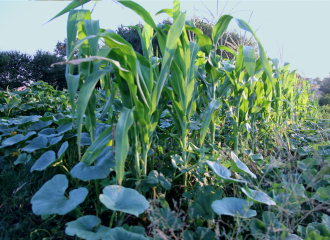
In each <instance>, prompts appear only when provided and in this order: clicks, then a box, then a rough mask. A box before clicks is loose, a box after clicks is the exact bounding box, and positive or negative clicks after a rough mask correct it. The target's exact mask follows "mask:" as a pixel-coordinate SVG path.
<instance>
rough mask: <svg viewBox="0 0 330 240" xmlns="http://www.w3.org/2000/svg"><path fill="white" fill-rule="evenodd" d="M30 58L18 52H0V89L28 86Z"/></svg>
mask: <svg viewBox="0 0 330 240" xmlns="http://www.w3.org/2000/svg"><path fill="white" fill-rule="evenodd" d="M31 60H32V57H31V56H30V55H28V54H26V53H20V52H19V51H6V52H0V88H2V89H6V88H7V87H9V88H18V87H21V86H27V85H29V81H30V80H31V71H30V67H31V65H30V63H31Z"/></svg>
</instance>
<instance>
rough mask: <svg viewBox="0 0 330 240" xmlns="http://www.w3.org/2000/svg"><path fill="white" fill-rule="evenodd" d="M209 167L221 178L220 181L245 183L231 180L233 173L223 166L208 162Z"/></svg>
mask: <svg viewBox="0 0 330 240" xmlns="http://www.w3.org/2000/svg"><path fill="white" fill-rule="evenodd" d="M206 163H207V165H208V166H209V167H210V168H211V169H212V170H213V171H214V172H215V174H217V175H218V176H219V178H220V179H223V180H224V182H244V181H242V180H238V179H234V178H231V177H230V175H231V172H230V171H229V170H228V169H227V168H226V167H225V166H223V165H221V164H219V163H216V162H211V161H209V160H206Z"/></svg>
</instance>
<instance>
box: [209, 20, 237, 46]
mask: <svg viewBox="0 0 330 240" xmlns="http://www.w3.org/2000/svg"><path fill="white" fill-rule="evenodd" d="M232 18H233V17H232V16H230V15H222V16H221V17H220V18H219V20H218V22H217V23H216V24H215V26H214V28H213V31H212V40H213V45H216V44H217V43H218V41H219V38H220V37H221V35H222V34H223V33H224V32H225V31H226V29H227V28H228V25H229V23H230V21H231V20H232Z"/></svg>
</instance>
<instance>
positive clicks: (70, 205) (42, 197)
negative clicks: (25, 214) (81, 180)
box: [31, 174, 88, 215]
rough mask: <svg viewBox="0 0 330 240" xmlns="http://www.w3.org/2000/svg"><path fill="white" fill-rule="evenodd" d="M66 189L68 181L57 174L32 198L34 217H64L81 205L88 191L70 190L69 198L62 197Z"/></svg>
mask: <svg viewBox="0 0 330 240" xmlns="http://www.w3.org/2000/svg"><path fill="white" fill-rule="evenodd" d="M67 188H68V180H67V178H66V176H65V175H63V174H57V175H55V176H54V177H53V178H52V179H51V180H49V181H48V182H46V183H45V184H44V185H43V186H42V187H41V188H40V189H39V191H38V192H37V193H36V194H35V195H34V196H33V197H32V199H31V203H32V211H33V213H34V214H36V215H43V214H54V213H57V214H59V215H64V214H66V213H68V212H70V211H72V210H73V209H75V208H76V207H77V206H78V205H79V204H80V203H82V202H83V201H84V200H85V198H86V196H87V194H88V190H87V189H86V188H84V187H81V188H78V189H75V190H72V191H71V192H70V193H69V198H67V197H65V196H64V192H65V190H66V189H67Z"/></svg>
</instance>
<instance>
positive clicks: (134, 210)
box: [100, 185, 149, 217]
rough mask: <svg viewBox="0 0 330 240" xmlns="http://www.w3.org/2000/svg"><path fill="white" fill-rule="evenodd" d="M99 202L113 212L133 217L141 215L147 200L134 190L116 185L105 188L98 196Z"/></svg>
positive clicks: (147, 204) (146, 206)
mask: <svg viewBox="0 0 330 240" xmlns="http://www.w3.org/2000/svg"><path fill="white" fill-rule="evenodd" d="M100 201H101V202H102V203H103V204H104V205H105V206H106V207H107V208H109V209H111V210H113V211H121V212H124V213H129V214H132V215H135V216H136V217H138V216H139V214H141V213H143V212H144V211H145V210H146V209H147V208H148V207H149V203H148V201H147V199H146V198H145V197H144V196H142V195H141V194H140V193H138V192H137V191H136V190H134V189H130V188H125V187H120V186H118V185H112V186H107V187H105V188H104V189H103V194H100Z"/></svg>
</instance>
